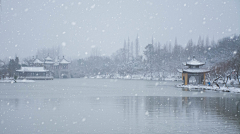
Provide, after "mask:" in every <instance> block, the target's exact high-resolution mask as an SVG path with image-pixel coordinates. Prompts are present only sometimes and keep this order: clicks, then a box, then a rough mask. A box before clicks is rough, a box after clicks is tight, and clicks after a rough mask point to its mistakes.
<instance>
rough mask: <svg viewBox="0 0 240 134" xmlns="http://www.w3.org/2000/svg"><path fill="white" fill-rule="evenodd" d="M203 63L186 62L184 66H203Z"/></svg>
mask: <svg viewBox="0 0 240 134" xmlns="http://www.w3.org/2000/svg"><path fill="white" fill-rule="evenodd" d="M203 65H205V63H196V64H192V63H186V66H203Z"/></svg>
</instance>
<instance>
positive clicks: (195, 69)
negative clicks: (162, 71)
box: [178, 56, 210, 85]
mask: <svg viewBox="0 0 240 134" xmlns="http://www.w3.org/2000/svg"><path fill="white" fill-rule="evenodd" d="M183 65H185V66H187V68H185V69H178V71H179V72H181V73H182V80H183V84H184V85H188V84H189V79H190V78H195V80H196V82H195V84H203V85H205V84H206V83H205V79H206V73H208V72H209V71H210V70H208V69H203V68H199V67H200V66H203V65H205V63H203V62H200V61H198V60H196V59H195V56H193V59H192V60H190V61H188V62H186V63H185V62H184V63H183Z"/></svg>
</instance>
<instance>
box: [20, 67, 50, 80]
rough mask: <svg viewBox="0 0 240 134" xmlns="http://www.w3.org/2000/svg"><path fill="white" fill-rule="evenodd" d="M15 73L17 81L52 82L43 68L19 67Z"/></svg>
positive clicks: (47, 71)
mask: <svg viewBox="0 0 240 134" xmlns="http://www.w3.org/2000/svg"><path fill="white" fill-rule="evenodd" d="M16 72H17V75H18V78H19V79H30V80H53V77H52V76H51V75H50V74H49V70H46V69H44V67H21V69H19V70H16Z"/></svg>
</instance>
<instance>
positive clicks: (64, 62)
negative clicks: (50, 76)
mask: <svg viewBox="0 0 240 134" xmlns="http://www.w3.org/2000/svg"><path fill="white" fill-rule="evenodd" d="M59 63H60V64H70V63H71V62H69V61H67V60H66V59H65V58H64V56H63V58H62V60H61V61H60V62H59Z"/></svg>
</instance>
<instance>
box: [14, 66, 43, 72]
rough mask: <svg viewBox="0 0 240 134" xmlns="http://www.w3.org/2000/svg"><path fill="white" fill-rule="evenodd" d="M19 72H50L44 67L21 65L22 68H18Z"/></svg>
mask: <svg viewBox="0 0 240 134" xmlns="http://www.w3.org/2000/svg"><path fill="white" fill-rule="evenodd" d="M16 71H17V72H37V73H40V72H48V70H45V69H44V67H21V69H19V70H16Z"/></svg>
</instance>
